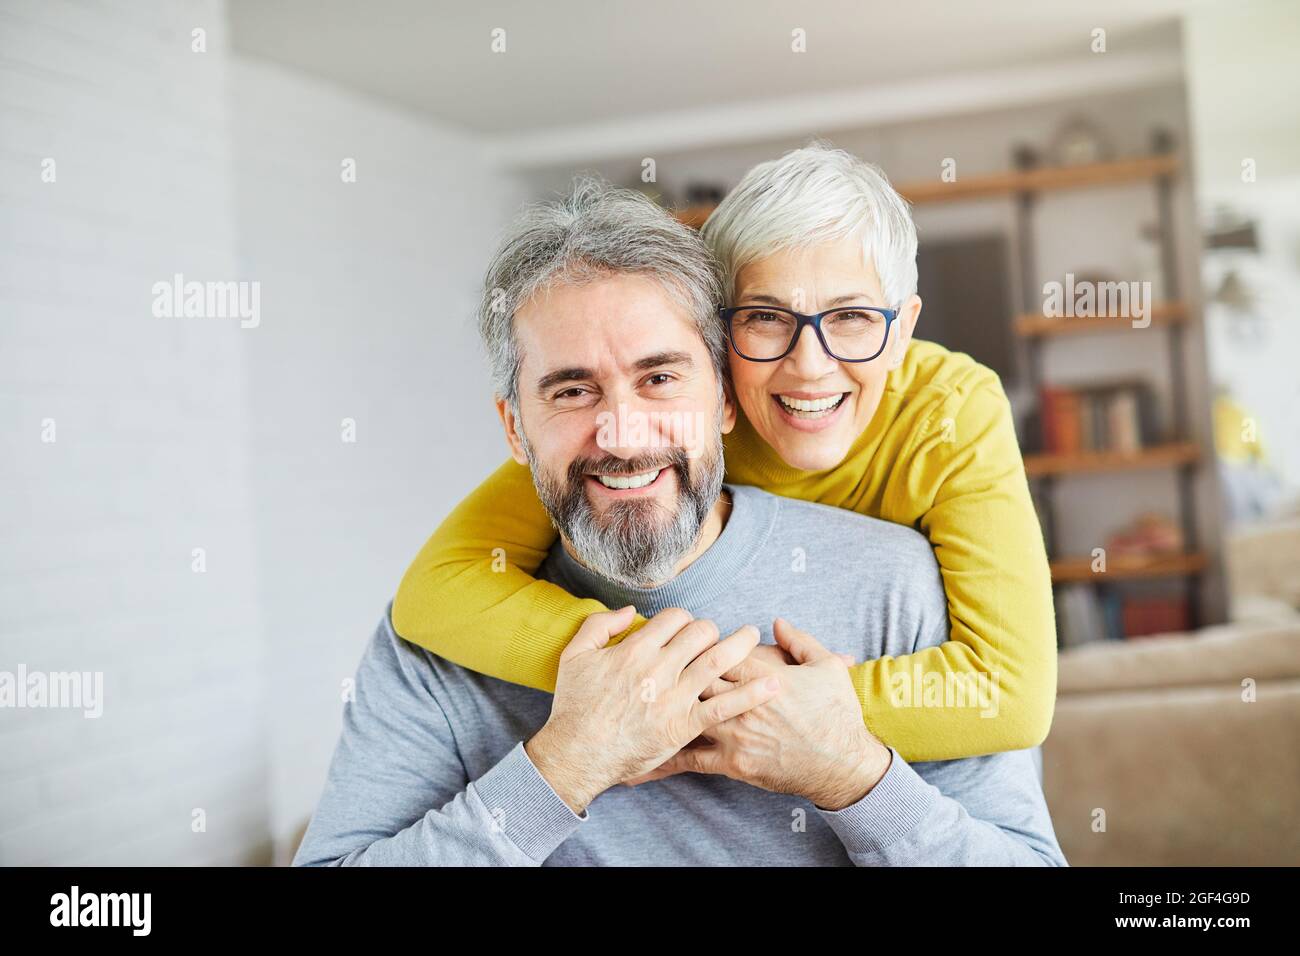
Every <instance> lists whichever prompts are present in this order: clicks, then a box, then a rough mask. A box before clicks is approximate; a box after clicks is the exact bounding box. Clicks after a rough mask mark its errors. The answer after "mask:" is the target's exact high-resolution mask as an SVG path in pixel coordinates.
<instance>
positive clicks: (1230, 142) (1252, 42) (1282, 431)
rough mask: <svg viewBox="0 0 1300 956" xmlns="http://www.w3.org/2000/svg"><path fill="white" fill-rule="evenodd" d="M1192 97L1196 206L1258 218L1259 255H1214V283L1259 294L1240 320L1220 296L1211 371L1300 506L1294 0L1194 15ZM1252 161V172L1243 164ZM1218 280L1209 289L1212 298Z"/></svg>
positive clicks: (1297, 17)
mask: <svg viewBox="0 0 1300 956" xmlns="http://www.w3.org/2000/svg"><path fill="white" fill-rule="evenodd" d="M1185 35H1186V41H1185V42H1186V45H1187V64H1188V66H1187V69H1188V99H1189V108H1190V111H1191V126H1192V134H1193V137H1194V142H1195V148H1196V157H1197V163H1196V192H1197V197H1196V198H1197V206H1198V209H1199V212H1200V214H1201V217H1202V219H1203V220H1204V221H1205V222H1207V223H1208V222H1209V221H1210V220H1211V218H1212V217H1213V216H1214V214H1215V213H1216V210H1219V209H1227V210H1230V211H1232V212H1233V213H1234V214H1236V215H1238V216H1240V217H1242V218H1243V219H1247V220H1252V221H1254V223H1255V225H1256V229H1257V234H1258V240H1259V252H1258V253H1257V254H1245V253H1227V254H1225V253H1223V252H1207V253H1206V255H1205V267H1206V273H1207V280H1208V281H1207V285H1213V286H1216V287H1217V283H1218V282H1219V281H1220V280H1221V278H1222V276H1223V275H1224V274H1225V273H1226V271H1227V270H1228V269H1233V270H1235V271H1236V272H1237V274H1238V276H1239V277H1240V278H1241V280H1242V281H1243V284H1244V286H1245V287H1246V288H1247V289H1248V290H1249V292H1250V294H1251V295H1252V296H1253V297H1254V298H1255V300H1256V305H1255V307H1254V309H1253V313H1254V315H1253V318H1252V319H1251V320H1249V322H1243V321H1241V317H1240V316H1237V315H1234V314H1233V312H1232V311H1231V310H1229V309H1228V308H1226V307H1224V306H1222V305H1219V304H1216V303H1213V302H1210V303H1207V306H1206V327H1207V331H1208V333H1209V339H1210V342H1211V345H1212V351H1211V354H1210V371H1211V375H1212V377H1213V381H1214V382H1215V384H1218V385H1222V386H1224V387H1225V388H1227V389H1228V390H1229V391H1230V392H1231V394H1232V396H1233V398H1234V399H1235V400H1236V401H1237V402H1238V403H1239V404H1240V405H1241V406H1242V407H1243V409H1244V410H1245V411H1246V413H1247V415H1249V416H1250V417H1252V418H1254V419H1255V420H1256V426H1257V433H1258V438H1259V442H1260V444H1261V445H1262V447H1263V449H1264V451H1265V453H1266V455H1267V456H1268V460H1269V465H1270V467H1271V468H1272V469H1273V470H1274V471H1275V474H1276V475H1277V477H1278V478H1279V479H1280V485H1281V493H1280V495H1279V497H1278V499H1277V501H1276V502H1275V507H1276V509H1277V510H1278V511H1281V510H1282V509H1283V508H1287V507H1289V508H1291V509H1292V510H1295V509H1297V508H1298V507H1300V417H1298V416H1297V415H1296V414H1295V408H1296V404H1297V403H1298V402H1300V374H1297V372H1296V361H1297V358H1300V305H1297V303H1300V97H1297V96H1296V88H1297V79H1298V78H1300V67H1297V65H1296V58H1297V52H1296V51H1297V47H1300V11H1298V10H1297V8H1296V5H1295V3H1293V2H1290V0H1282V2H1279V0H1273V2H1256V3H1253V4H1250V5H1246V6H1232V7H1228V8H1207V9H1203V10H1198V11H1196V12H1195V13H1193V14H1192V15H1191V16H1189V17H1188V21H1187V25H1186V28H1185ZM1247 160H1249V161H1250V162H1251V163H1253V168H1252V169H1251V170H1250V172H1251V173H1252V174H1253V175H1252V176H1243V162H1244V161H1247ZM1213 291H1214V288H1207V289H1206V294H1207V296H1208V295H1210V294H1211V293H1213Z"/></svg>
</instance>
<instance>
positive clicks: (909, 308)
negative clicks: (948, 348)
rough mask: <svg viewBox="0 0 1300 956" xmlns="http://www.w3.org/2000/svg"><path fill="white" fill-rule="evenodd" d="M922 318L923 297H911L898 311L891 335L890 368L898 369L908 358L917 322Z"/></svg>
mask: <svg viewBox="0 0 1300 956" xmlns="http://www.w3.org/2000/svg"><path fill="white" fill-rule="evenodd" d="M920 318H921V297H920V296H919V295H911V296H909V297H908V299H907V301H906V302H904V303H903V307H902V308H901V309H899V310H898V317H897V318H896V319H894V328H893V329H892V330H890V333H889V367H890V368H891V369H895V368H898V367H899V366H900V365H902V364H903V359H905V358H906V357H907V347H908V346H909V345H910V344H911V343H912V333H913V332H914V331H916V323H917V320H919V319H920Z"/></svg>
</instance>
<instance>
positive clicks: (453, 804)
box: [294, 622, 587, 866]
mask: <svg viewBox="0 0 1300 956" xmlns="http://www.w3.org/2000/svg"><path fill="white" fill-rule="evenodd" d="M421 663H422V661H421V655H420V652H419V651H418V650H416V649H415V648H414V647H412V646H411V645H410V644H407V643H404V642H402V641H400V640H398V639H397V637H396V635H394V634H393V633H392V630H391V629H390V628H389V627H388V626H387V622H384V623H383V624H381V625H380V627H379V629H378V631H377V632H376V633H375V636H374V638H373V639H372V640H371V642H370V645H369V647H368V648H367V650H366V653H365V655H364V657H363V658H362V660H361V665H360V667H358V669H357V676H356V686H355V688H354V695H353V696H354V699H352V700H351V701H350V702H348V703H347V704H346V705H345V710H344V712H343V732H342V734H341V735H340V737H339V742H338V746H337V747H336V748H335V751H334V759H333V761H332V762H331V763H330V769H329V776H328V778H327V780H326V784H325V791H324V794H323V795H322V796H321V800H320V803H319V804H318V805H317V808H316V812H315V814H314V815H313V816H312V820H311V825H310V826H309V827H308V828H307V833H306V834H305V835H304V837H303V841H302V845H301V846H300V847H299V848H298V852H297V855H296V856H295V857H294V865H295V866H537V865H539V864H541V863H542V862H543V861H544V860H545V859H546V858H547V857H548V856H549V855H550V854H551V853H552V852H554V850H555V849H556V847H558V846H559V845H560V844H561V843H562V842H564V840H565V839H567V838H568V837H569V836H570V835H571V834H572V833H573V832H574V831H575V830H577V828H578V827H579V826H580V825H581V824H582V822H583V821H584V820H586V818H587V815H586V813H583V814H582V815H581V816H579V815H578V814H575V813H574V812H573V810H571V809H570V808H569V806H568V805H567V804H566V803H565V802H564V801H563V800H562V799H561V798H560V797H559V795H558V794H556V792H555V791H554V789H552V787H551V785H550V784H549V783H547V781H546V779H545V778H544V777H543V776H542V775H541V773H540V772H538V770H537V768H536V767H535V766H534V765H533V763H532V761H531V760H530V759H529V757H528V754H527V752H526V751H525V750H524V745H523V743H522V742H521V743H517V744H516V745H515V746H514V747H513V748H512V749H511V750H509V751H508V752H507V753H506V754H505V755H504V756H503V757H502V758H501V759H500V760H499V761H498V762H497V763H496V765H495V766H493V767H492V768H491V769H490V770H488V771H487V772H486V773H484V774H483V775H482V776H480V777H479V778H478V779H477V780H473V781H470V780H468V779H467V778H466V774H465V767H464V763H463V762H462V760H461V756H460V751H459V750H458V749H457V746H456V740H455V737H454V736H453V734H452V731H451V727H450V725H449V724H448V723H447V718H446V717H445V716H444V713H443V710H442V706H441V704H440V703H439V701H438V696H437V693H436V691H435V689H434V688H432V687H431V686H429V684H428V683H427V678H422V676H421V675H422V673H427V672H428V670H429V669H428V668H427V666H426V667H421Z"/></svg>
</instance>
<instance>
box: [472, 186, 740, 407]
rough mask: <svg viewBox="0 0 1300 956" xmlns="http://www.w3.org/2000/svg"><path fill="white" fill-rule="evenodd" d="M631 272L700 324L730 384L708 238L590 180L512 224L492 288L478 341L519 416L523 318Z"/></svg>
mask: <svg viewBox="0 0 1300 956" xmlns="http://www.w3.org/2000/svg"><path fill="white" fill-rule="evenodd" d="M623 273H632V274H636V275H643V276H646V277H648V278H651V279H654V280H656V281H657V282H659V283H660V285H662V286H663V288H664V289H665V291H667V292H668V294H669V295H671V296H672V297H673V298H674V299H675V300H676V301H677V302H679V303H680V304H681V305H682V306H683V307H684V308H685V309H686V310H687V311H688V312H689V313H690V315H691V318H692V319H693V320H694V321H695V323H696V325H697V327H698V328H699V331H700V336H701V338H703V339H704V343H705V345H706V346H708V349H709V355H710V357H711V358H712V360H713V366H714V370H715V371H716V372H717V374H718V381H719V383H721V382H722V381H723V380H724V378H723V376H724V375H725V374H726V368H727V339H726V332H725V330H724V329H723V328H722V324H721V322H720V321H719V320H718V317H717V311H716V310H717V307H718V306H719V305H721V304H722V279H721V272H720V270H719V268H718V264H717V260H715V259H714V258H713V254H712V253H711V252H709V250H708V248H707V247H706V246H705V245H704V242H703V241H702V240H701V239H700V236H699V233H697V232H696V231H695V230H694V229H691V228H689V227H687V226H685V225H683V224H682V223H680V222H678V221H677V220H676V219H674V218H673V217H672V216H671V215H669V214H668V213H667V212H665V211H664V210H663V209H662V208H660V207H659V206H657V205H655V203H654V202H652V201H651V200H650V199H648V198H647V197H645V196H643V195H641V194H640V193H637V192H634V191H632V190H630V189H619V188H617V187H614V186H611V185H609V184H608V183H606V182H604V181H603V180H601V179H598V178H595V177H589V176H584V177H580V178H578V179H576V180H574V183H573V188H572V189H571V190H570V191H569V193H568V195H566V196H564V197H563V198H562V199H558V200H555V201H552V202H542V203H536V204H534V205H532V206H529V207H527V208H526V209H525V210H524V211H523V212H522V213H521V214H520V215H519V216H518V217H517V218H516V219H515V221H514V222H513V223H512V224H511V225H510V227H509V229H508V231H507V233H506V235H505V237H504V238H503V239H502V241H501V244H500V246H499V247H498V248H497V252H496V255H494V256H493V257H492V262H491V264H490V265H489V266H488V270H487V275H486V276H485V278H484V281H483V300H482V303H481V304H480V306H479V313H478V324H479V334H480V335H481V336H482V338H483V345H484V347H485V348H486V349H487V353H488V359H489V361H490V362H491V364H492V379H493V384H494V386H495V388H496V392H497V395H499V396H500V397H502V398H504V399H505V400H506V401H507V402H509V403H510V404H511V405H512V406H514V407H515V408H518V401H519V365H520V362H521V361H522V358H523V356H522V355H521V354H520V351H519V344H518V339H517V338H516V336H515V313H516V312H518V310H519V309H520V308H521V307H522V306H524V305H525V304H527V303H528V302H529V301H530V300H531V299H532V298H533V297H534V296H535V295H537V294H539V293H542V292H544V291H545V290H546V289H547V287H549V286H551V285H552V284H555V283H575V282H576V283H581V282H589V281H592V280H594V279H599V278H603V277H606V276H610V275H617V274H623Z"/></svg>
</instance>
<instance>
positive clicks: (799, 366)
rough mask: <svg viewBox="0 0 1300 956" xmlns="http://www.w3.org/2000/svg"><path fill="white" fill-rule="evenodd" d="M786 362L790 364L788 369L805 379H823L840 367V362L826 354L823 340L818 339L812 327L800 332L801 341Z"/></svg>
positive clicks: (805, 327) (796, 344)
mask: <svg viewBox="0 0 1300 956" xmlns="http://www.w3.org/2000/svg"><path fill="white" fill-rule="evenodd" d="M785 360H786V362H787V363H789V364H788V365H787V368H788V369H789V370H790V371H791V372H793V373H794V374H796V375H798V376H799V377H800V378H805V379H816V378H821V377H823V376H825V375H828V374H830V373H831V372H833V371H834V370H835V367H836V366H837V365H839V362H837V361H836V360H835V359H834V358H832V357H831V356H830V355H827V354H826V350H825V349H824V348H822V343H821V340H820V339H819V338H817V330H816V329H814V328H813V327H812V326H804V327H803V328H802V329H801V330H800V331H799V341H798V342H796V343H795V345H794V351H793V352H791V353H790V354H789V355H787V356H786V357H785Z"/></svg>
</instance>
